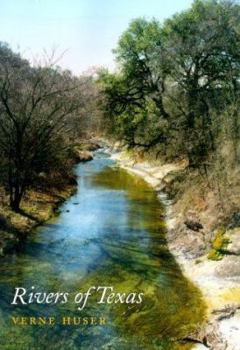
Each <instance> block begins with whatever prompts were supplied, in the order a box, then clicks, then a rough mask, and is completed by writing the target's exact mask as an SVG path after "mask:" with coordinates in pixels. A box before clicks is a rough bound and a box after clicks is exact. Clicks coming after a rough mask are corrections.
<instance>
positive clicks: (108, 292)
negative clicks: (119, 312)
mask: <svg viewBox="0 0 240 350" xmlns="http://www.w3.org/2000/svg"><path fill="white" fill-rule="evenodd" d="M91 296H97V299H96V302H97V303H98V304H118V303H120V304H141V303H142V301H143V297H144V293H136V292H131V293H123V292H115V291H114V288H113V287H111V286H107V287H106V286H98V287H94V286H92V287H90V288H89V289H88V290H87V291H86V292H81V291H80V292H76V294H75V295H74V299H73V302H74V303H75V304H77V305H78V308H77V309H78V310H79V311H81V310H83V309H84V308H85V306H86V305H87V302H88V300H89V299H90V297H91ZM69 298H70V294H69V293H68V292H54V293H53V292H51V293H46V292H39V291H36V288H35V286H32V287H31V288H30V290H28V289H26V288H23V287H16V288H15V294H14V297H13V300H12V302H11V305H19V304H22V305H27V304H34V303H35V304H57V303H60V304H66V303H67V302H68V301H69Z"/></svg>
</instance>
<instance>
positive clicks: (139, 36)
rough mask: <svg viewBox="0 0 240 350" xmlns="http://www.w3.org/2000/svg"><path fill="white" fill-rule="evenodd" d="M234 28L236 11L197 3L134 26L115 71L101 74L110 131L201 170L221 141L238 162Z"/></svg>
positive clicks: (239, 64) (239, 37) (223, 4)
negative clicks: (229, 146) (182, 158)
mask: <svg viewBox="0 0 240 350" xmlns="http://www.w3.org/2000/svg"><path fill="white" fill-rule="evenodd" d="M239 23H240V6H239V5H238V4H236V3H234V2H230V1H200V0H197V1H195V2H194V3H193V5H192V7H191V8H190V9H189V10H188V11H185V12H182V13H179V14H177V15H175V16H173V17H172V18H170V19H168V20H166V21H165V23H163V24H160V23H159V22H158V21H157V20H155V19H154V20H151V21H148V20H146V19H142V18H140V19H136V20H134V21H132V22H131V23H130V25H129V27H128V29H127V30H126V31H125V32H124V33H123V34H122V36H121V38H120V40H119V43H118V46H117V48H116V50H115V51H114V52H115V55H116V59H117V61H118V65H119V69H118V72H117V73H109V72H108V71H106V70H102V71H100V72H99V84H100V87H101V89H102V93H103V100H102V103H103V107H104V111H105V116H106V121H107V122H108V131H109V132H110V133H111V134H113V136H115V137H116V138H118V139H123V140H125V142H126V144H127V145H128V146H130V147H135V146H138V147H143V148H144V149H145V150H148V149H151V150H152V151H155V152H156V154H157V155H163V156H165V157H171V158H173V157H179V156H185V157H188V159H189V162H190V165H192V166H194V167H205V168H206V167H207V166H208V164H209V162H210V160H211V156H213V155H214V152H215V151H216V148H218V146H219V142H222V141H223V139H224V142H226V140H228V141H230V142H231V143H232V145H233V149H234V150H235V155H234V156H235V159H236V160H238V161H239V149H238V146H239V143H238V141H239V135H240V134H239V130H240V128H239V117H238V106H239V74H240V56H239V55H240V53H239V41H240V34H239V33H240V32H239V29H240V27H239V26H240V24H239ZM226 125H227V126H228V127H227V130H226V128H225V127H226ZM223 133H224V136H223Z"/></svg>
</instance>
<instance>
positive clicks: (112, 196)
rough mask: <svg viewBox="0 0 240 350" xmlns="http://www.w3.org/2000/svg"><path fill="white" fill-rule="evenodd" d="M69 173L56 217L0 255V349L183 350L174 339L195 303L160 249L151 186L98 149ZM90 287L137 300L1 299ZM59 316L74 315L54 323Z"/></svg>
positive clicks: (160, 211)
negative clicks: (73, 185)
mask: <svg viewBox="0 0 240 350" xmlns="http://www.w3.org/2000/svg"><path fill="white" fill-rule="evenodd" d="M75 171H76V175H77V177H78V191H77V192H76V194H75V195H73V196H72V197H71V198H70V199H69V200H68V201H67V202H66V203H64V204H63V205H62V206H61V208H60V210H59V215H58V216H57V217H55V218H54V219H51V220H50V221H48V222H47V223H46V224H45V225H43V226H42V227H40V228H38V229H37V230H36V231H35V232H33V233H32V235H31V236H30V237H29V239H28V242H27V243H26V245H25V246H24V248H23V250H22V251H21V252H19V253H17V254H15V255H14V256H9V257H7V258H5V259H4V260H2V261H1V266H0V270H1V271H0V311H1V317H0V349H4V350H28V349H31V350H38V349H39V350H44V349H51V350H52V349H58V350H59V349H62V350H77V349H84V350H85V349H86V350H93V349H109V350H110V349H116V350H125V349H126V350H129V349H131V350H134V349H136V350H141V349H162V350H182V349H184V350H185V349H191V348H193V344H190V343H184V342H183V341H182V339H183V338H184V337H185V336H186V335H187V334H189V333H190V332H191V331H192V330H194V329H195V328H196V327H197V326H198V324H199V323H201V321H202V320H203V318H204V310H205V308H204V304H203V302H202V299H201V295H200V293H199V291H198V290H197V288H196V287H194V286H193V285H192V283H191V282H190V281H188V280H187V279H186V278H185V277H184V276H183V275H182V273H181V270H180V268H179V267H178V265H177V263H176V261H175V259H174V257H173V256H172V255H171V254H170V252H169V251H168V247H167V243H166V239H165V235H166V232H165V224H164V208H163V206H162V204H161V203H160V202H159V199H158V198H157V194H156V192H154V190H153V189H152V188H151V187H150V186H149V185H148V184H146V183H145V182H144V181H143V180H142V179H140V178H138V177H135V176H133V175H130V174H128V173H127V172H125V171H124V170H122V169H120V168H119V167H117V165H116V164H115V163H114V161H113V160H111V159H110V158H108V157H107V155H105V154H103V153H101V152H97V153H96V157H95V159H94V160H92V161H91V162H88V163H85V164H79V165H77V166H76V170H75ZM92 286H96V287H98V286H111V287H112V288H113V290H114V292H120V293H122V294H123V293H125V295H128V294H130V293H133V292H135V293H137V294H138V295H139V293H144V296H143V300H142V302H141V303H128V304H127V303H121V302H115V299H114V298H113V301H112V303H101V304H99V303H98V302H97V301H98V300H99V294H98V293H92V295H91V296H90V297H89V299H88V302H87V303H86V306H85V307H84V309H83V310H82V311H80V310H78V305H76V304H75V303H73V302H70V301H69V302H66V303H64V302H63V301H62V302H60V300H59V302H57V303H55V304H52V303H49V304H46V303H39V304H37V303H36V302H31V303H28V304H26V305H22V304H21V303H18V304H17V305H11V302H12V300H13V296H14V293H15V288H16V287H19V288H20V287H24V288H25V289H26V290H27V291H28V292H29V291H31V290H32V291H33V288H32V287H34V291H35V292H39V293H42V292H46V293H50V292H68V293H69V300H71V297H72V298H74V295H76V293H78V292H79V291H84V292H86V291H87V290H88V289H89V288H90V287H92ZM18 317H19V318H21V317H25V318H26V319H29V318H30V317H31V318H34V317H45V318H47V317H53V318H55V320H56V323H55V324H54V325H49V324H48V325H39V324H36V325H34V324H32V325H29V324H18V322H17V321H15V323H16V324H14V322H13V319H14V320H18ZM64 317H76V318H78V317H79V319H78V320H80V318H81V321H79V322H77V323H78V324H63V323H62V321H61V320H62V319H63V318H64ZM91 317H94V318H95V319H96V320H97V321H96V322H95V321H94V322H92V321H89V320H92V319H91ZM83 318H84V319H85V321H83ZM100 318H104V319H105V320H106V323H105V324H102V323H101V322H98V320H99V319H100ZM92 323H95V324H92Z"/></svg>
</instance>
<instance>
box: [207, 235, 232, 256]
mask: <svg viewBox="0 0 240 350" xmlns="http://www.w3.org/2000/svg"><path fill="white" fill-rule="evenodd" d="M228 243H229V239H228V238H227V237H226V236H225V231H224V230H221V229H220V230H218V231H217V232H216V235H215V237H214V239H213V241H212V247H211V250H210V251H209V253H208V259H210V260H221V259H222V258H223V254H224V250H225V249H226V247H227V245H228Z"/></svg>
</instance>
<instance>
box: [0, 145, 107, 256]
mask: <svg viewBox="0 0 240 350" xmlns="http://www.w3.org/2000/svg"><path fill="white" fill-rule="evenodd" d="M99 147H100V146H99V145H98V144H96V142H93V141H81V142H77V143H75V144H74V145H71V146H70V148H69V162H70V163H71V165H70V168H72V169H73V167H74V165H75V164H77V163H79V162H86V161H89V160H92V159H93V154H92V151H94V150H96V149H98V148H99ZM76 189H77V181H76V179H75V176H74V174H73V172H72V173H71V174H68V173H66V174H65V175H63V174H51V175H46V174H40V181H39V185H38V186H36V188H34V189H30V190H28V191H27V193H26V194H25V196H24V198H23V200H22V203H21V210H20V211H19V212H14V211H13V210H12V209H11V208H10V206H9V201H8V196H7V195H6V193H5V192H4V190H3V188H1V187H0V257H2V256H5V255H6V254H9V253H12V252H14V251H16V250H17V249H18V248H19V247H20V246H21V244H22V242H23V241H24V240H25V239H26V237H27V236H28V235H29V233H30V232H31V231H32V230H33V229H34V228H36V227H37V226H40V225H42V224H43V223H44V222H46V221H48V220H49V219H50V218H51V217H52V216H54V215H56V212H57V208H58V207H59V205H60V204H62V203H63V202H64V201H65V200H66V199H68V198H69V197H71V196H72V195H73V194H74V192H75V191H76Z"/></svg>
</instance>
